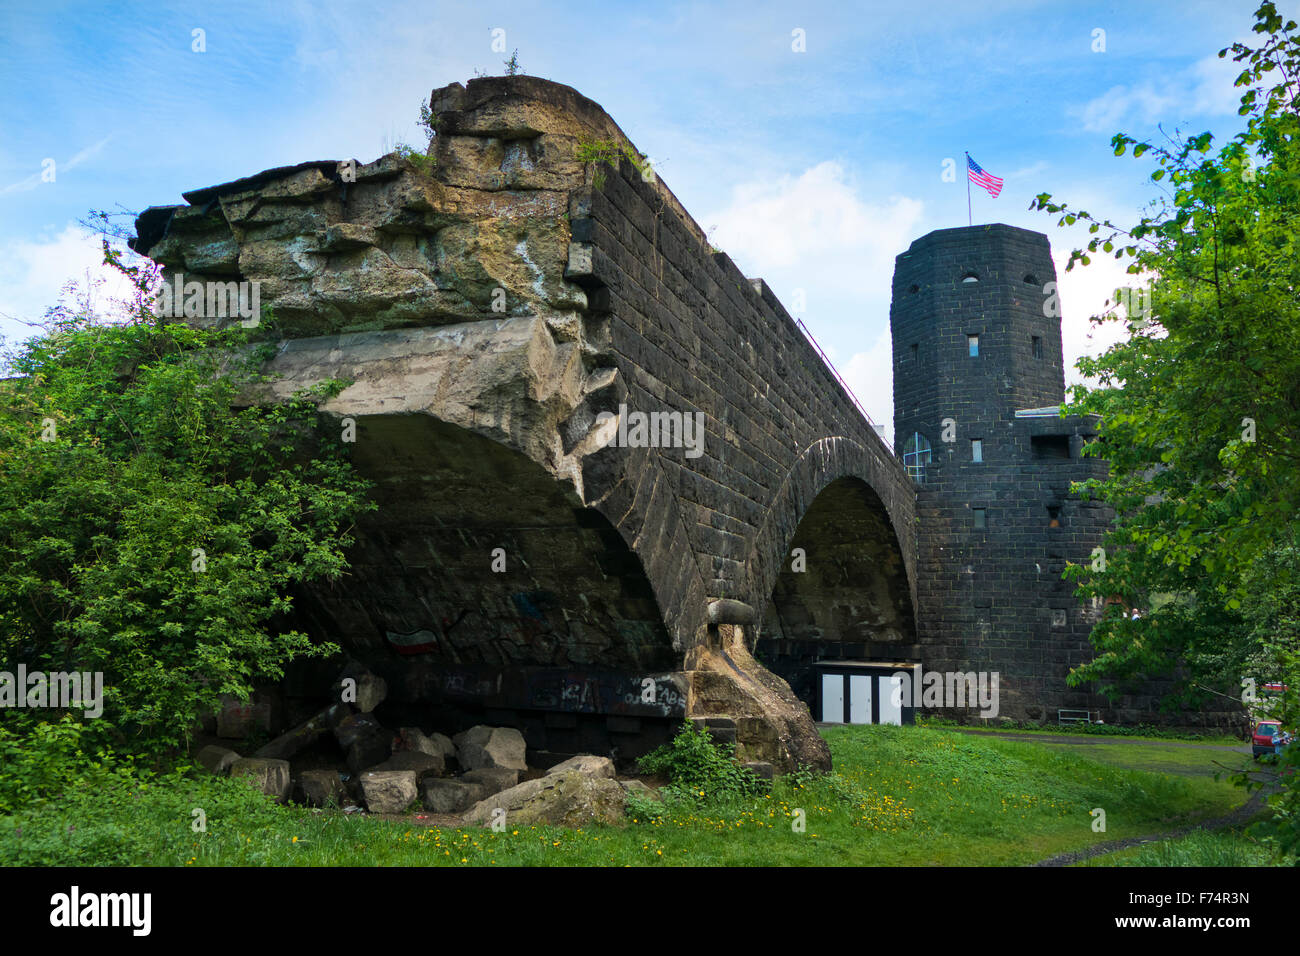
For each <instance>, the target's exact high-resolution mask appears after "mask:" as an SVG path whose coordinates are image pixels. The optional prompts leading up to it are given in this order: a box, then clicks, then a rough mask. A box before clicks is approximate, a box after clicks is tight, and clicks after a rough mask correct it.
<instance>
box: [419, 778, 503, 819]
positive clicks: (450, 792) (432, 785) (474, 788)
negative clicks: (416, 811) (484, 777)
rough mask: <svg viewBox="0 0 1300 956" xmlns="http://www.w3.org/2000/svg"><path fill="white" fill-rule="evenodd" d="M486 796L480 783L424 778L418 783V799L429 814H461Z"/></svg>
mask: <svg viewBox="0 0 1300 956" xmlns="http://www.w3.org/2000/svg"><path fill="white" fill-rule="evenodd" d="M486 796H488V794H487V792H486V791H485V790H484V789H483V785H482V784H481V783H471V782H469V781H466V780H452V779H449V778H446V777H425V778H424V779H423V780H421V781H420V798H421V799H422V800H423V801H424V809H426V810H428V811H429V812H430V813H462V812H464V811H465V810H467V809H469V808H470V807H472V806H474V804H476V803H478V802H479V801H480V800H482V799H483V798H484V797H486Z"/></svg>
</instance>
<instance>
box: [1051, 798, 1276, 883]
mask: <svg viewBox="0 0 1300 956" xmlns="http://www.w3.org/2000/svg"><path fill="white" fill-rule="evenodd" d="M1265 795H1266V794H1265V793H1264V791H1261V790H1256V791H1255V792H1254V793H1253V794H1251V796H1250V799H1249V800H1247V801H1246V802H1245V803H1243V804H1242V805H1241V806H1239V807H1238V808H1237V809H1236V810H1233V811H1232V812H1231V813H1229V814H1226V815H1224V816H1221V817H1214V818H1213V819H1210V820H1203V821H1201V822H1200V823H1194V824H1192V825H1191V826H1186V827H1181V828H1180V829H1177V830H1170V831H1169V832H1168V833H1156V834H1150V835H1148V836H1137V837H1129V838H1128V839H1126V840H1107V841H1106V842H1105V843H1098V844H1097V845H1095V846H1090V847H1088V848H1087V849H1086V850H1075V851H1073V852H1070V853H1059V854H1057V855H1056V856H1053V857H1049V858H1048V859H1046V860H1039V861H1038V862H1037V863H1030V864H1028V865H1029V866H1070V865H1071V864H1073V863H1078V862H1079V861H1080V860H1088V859H1091V858H1092V857H1094V856H1102V855H1103V854H1106V853H1114V852H1115V851H1116V850H1127V849H1128V848H1129V847H1134V846H1141V845H1142V844H1144V843H1159V842H1160V841H1161V840H1177V839H1179V838H1181V837H1185V836H1187V835H1188V834H1190V833H1193V832H1195V831H1197V830H1209V831H1215V830H1224V829H1227V828H1228V827H1235V826H1242V825H1244V824H1246V823H1247V822H1249V821H1250V819H1251V818H1252V817H1254V816H1255V814H1257V813H1259V811H1260V810H1262V809H1263V807H1264V797H1265Z"/></svg>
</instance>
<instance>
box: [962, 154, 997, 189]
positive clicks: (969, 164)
mask: <svg viewBox="0 0 1300 956" xmlns="http://www.w3.org/2000/svg"><path fill="white" fill-rule="evenodd" d="M966 175H967V177H968V178H969V179H970V181H971V182H973V183H974V184H975V185H976V186H982V187H983V188H985V189H987V190H988V191H989V195H990V196H992V197H993V198H994V199H997V198H998V193H1000V192H1002V180H1001V179H999V178H998V177H997V176H990V175H989V174H988V173H986V172H984V170H982V169H980V164H979V163H977V162H975V160H973V159H971V158H970V153H967V154H966Z"/></svg>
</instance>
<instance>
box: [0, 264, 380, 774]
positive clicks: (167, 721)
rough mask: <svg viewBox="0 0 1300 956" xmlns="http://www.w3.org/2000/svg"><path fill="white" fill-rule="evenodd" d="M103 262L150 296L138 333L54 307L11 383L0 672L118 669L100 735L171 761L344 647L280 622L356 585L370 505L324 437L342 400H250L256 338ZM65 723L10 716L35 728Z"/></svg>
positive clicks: (0, 449) (33, 714)
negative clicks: (341, 584) (153, 293)
mask: <svg viewBox="0 0 1300 956" xmlns="http://www.w3.org/2000/svg"><path fill="white" fill-rule="evenodd" d="M105 251H106V254H107V255H108V258H109V260H110V261H111V262H113V263H115V264H117V265H119V267H120V268H123V269H124V271H126V272H127V273H128V274H129V275H131V276H132V278H133V280H134V281H135V282H136V288H137V299H136V303H135V306H134V307H133V308H132V309H131V310H130V311H129V314H128V315H126V316H125V320H124V321H123V320H122V319H121V318H119V319H118V320H117V321H105V320H103V319H100V318H97V317H95V316H92V315H88V314H86V313H84V312H81V311H69V310H67V309H55V310H51V312H50V314H49V317H48V329H47V332H46V334H44V335H43V336H40V337H38V338H36V339H33V340H32V341H30V342H28V343H27V344H26V345H24V346H23V347H21V348H20V349H19V350H18V352H17V353H16V355H14V356H13V357H12V358H11V361H10V366H11V370H12V372H11V374H13V375H15V376H16V377H13V378H10V379H8V380H6V381H3V382H0V661H2V662H3V668H0V669H4V670H8V671H10V672H12V671H13V670H14V669H15V667H16V665H17V664H18V663H22V664H25V665H26V667H27V669H28V671H29V672H30V671H35V670H41V671H46V672H60V671H63V672H69V671H74V670H75V671H89V672H95V671H99V672H102V673H103V675H104V713H103V716H102V717H101V718H99V719H98V720H94V721H90V722H89V723H90V724H92V725H94V727H95V729H96V730H97V731H98V732H99V733H100V734H101V735H102V736H103V737H104V738H105V739H106V740H107V739H110V738H111V739H112V742H113V743H115V744H116V745H118V746H123V745H124V746H126V747H128V749H134V748H137V747H139V748H142V749H156V748H159V747H163V746H165V745H168V744H177V743H181V742H183V741H184V740H185V739H186V738H187V737H188V735H189V733H190V731H191V728H192V727H193V726H194V724H195V722H196V719H197V717H198V716H199V715H200V714H201V713H202V712H203V711H205V710H209V709H211V708H212V707H214V706H215V704H216V702H217V699H218V696H219V695H220V694H223V693H228V694H234V695H237V696H240V697H247V695H248V693H249V691H250V690H251V687H252V684H253V682H254V681H255V680H258V679H274V678H276V677H278V676H280V675H281V674H282V671H283V667H284V665H285V664H286V663H287V662H288V661H290V660H292V659H294V658H295V657H299V656H302V655H311V654H320V653H326V652H329V651H331V650H334V648H333V647H332V646H331V645H327V644H322V645H313V643H312V642H311V641H310V640H309V638H308V636H307V635H305V634H303V633H301V632H300V631H297V630H293V629H291V628H286V627H284V625H283V622H284V620H285V614H286V612H288V611H289V610H290V608H291V597H290V595H291V592H292V589H293V588H294V586H296V585H298V584H301V583H303V582H308V581H314V580H321V579H329V578H336V577H338V576H339V575H341V574H343V573H344V572H345V570H346V567H347V565H346V561H345V558H344V549H345V548H346V547H347V545H348V544H349V542H350V540H351V539H350V537H349V535H350V530H351V527H352V522H353V519H354V518H355V517H356V516H357V515H358V514H359V513H361V512H362V511H363V510H365V509H366V508H368V507H370V506H369V505H368V504H367V503H366V500H365V489H366V485H365V483H364V482H363V481H362V480H361V479H359V478H358V477H357V475H356V474H355V473H354V472H353V469H352V467H351V464H350V462H349V461H348V457H347V454H346V450H345V448H344V447H343V446H342V445H341V444H340V443H339V442H337V441H336V440H334V439H333V438H332V433H333V434H337V432H336V431H334V430H327V429H321V428H318V427H317V425H318V417H319V416H318V412H317V405H318V403H319V401H320V399H321V398H322V397H323V396H324V395H325V394H327V393H328V391H329V390H328V389H321V390H318V391H317V392H315V393H311V394H307V393H302V394H297V395H295V396H293V398H292V399H290V400H289V401H286V402H283V403H279V404H268V405H266V406H264V407H263V406H257V405H251V406H250V405H249V404H248V403H247V402H246V401H245V402H241V401H240V400H239V398H240V395H241V390H243V389H247V388H252V387H256V385H257V383H258V382H259V381H261V378H260V376H259V373H258V365H259V360H260V359H262V358H264V357H265V355H264V354H263V353H261V352H259V350H258V348H257V347H256V346H255V344H254V343H251V342H250V341H249V338H248V336H249V334H250V333H249V332H248V331H247V330H245V329H243V328H240V327H239V326H237V325H236V326H234V327H232V328H228V329H207V330H204V329H198V328H191V327H189V326H187V325H184V324H179V323H168V324H164V323H162V322H160V321H159V320H157V319H156V318H154V317H153V316H152V315H150V314H149V312H148V310H147V309H146V308H145V307H144V305H143V301H144V299H143V294H144V290H145V289H146V288H147V287H148V285H149V282H150V280H151V278H152V276H151V273H150V270H148V269H146V268H144V267H142V266H123V265H122V263H121V260H120V259H119V258H118V255H117V254H116V253H114V252H113V251H112V250H111V249H110V248H109V246H108V244H107V243H106V244H105ZM337 387H338V386H337V384H335V385H333V386H332V388H334V389H337ZM49 716H50V715H49V712H48V711H45V712H42V711H37V710H26V709H9V710H6V712H5V713H4V714H3V717H4V719H5V722H6V725H7V726H9V727H10V728H11V730H14V729H17V730H18V732H22V731H23V730H24V729H27V730H30V729H31V728H32V726H33V724H34V722H35V721H37V720H41V719H46V718H48V717H49ZM76 716H77V717H78V718H80V717H81V715H80V714H77V715H76Z"/></svg>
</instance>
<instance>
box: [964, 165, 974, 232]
mask: <svg viewBox="0 0 1300 956" xmlns="http://www.w3.org/2000/svg"><path fill="white" fill-rule="evenodd" d="M966 225H968V226H973V225H975V222H974V220H973V218H972V216H971V212H970V153H967V154H966Z"/></svg>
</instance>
